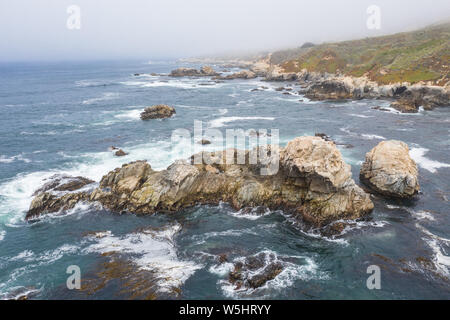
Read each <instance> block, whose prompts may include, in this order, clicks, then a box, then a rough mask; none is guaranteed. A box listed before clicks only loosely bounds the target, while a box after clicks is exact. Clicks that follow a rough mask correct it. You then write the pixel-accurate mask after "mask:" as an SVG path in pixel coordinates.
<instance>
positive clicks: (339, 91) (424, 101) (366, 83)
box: [169, 59, 450, 113]
mask: <svg viewBox="0 0 450 320" xmlns="http://www.w3.org/2000/svg"><path fill="white" fill-rule="evenodd" d="M269 60H270V59H261V60H258V61H254V62H252V63H249V62H246V64H236V66H235V67H239V68H243V65H244V66H247V67H248V69H243V70H241V71H239V72H235V73H232V74H228V75H222V74H221V73H220V72H216V71H214V69H213V68H212V67H210V66H203V67H202V68H201V70H197V69H193V68H179V69H176V70H173V71H172V72H171V73H170V74H169V76H172V77H181V76H186V77H199V76H202V77H203V76H211V79H212V80H215V81H219V80H220V81H223V80H233V79H254V78H257V77H261V78H262V80H263V81H290V82H295V83H298V84H299V85H300V86H301V88H302V89H301V90H300V91H299V92H298V93H299V94H303V95H304V96H305V97H306V98H308V99H310V100H318V101H320V100H348V99H351V100H359V99H388V100H391V101H392V103H391V105H390V106H391V107H392V108H394V109H396V110H398V111H400V112H403V113H415V112H418V111H419V109H420V108H421V107H422V108H423V109H425V110H431V109H433V108H436V107H443V106H449V105H450V103H449V101H450V84H449V83H447V84H445V85H444V86H437V85H430V84H426V83H417V84H410V83H392V84H378V83H377V82H375V81H371V80H370V79H368V78H367V77H364V76H363V77H352V76H346V75H338V74H330V73H320V72H309V71H308V70H306V69H303V70H302V71H301V72H297V73H293V72H284V70H283V69H282V68H281V67H280V66H279V65H273V64H271V63H270V62H269ZM205 70H207V71H205Z"/></svg>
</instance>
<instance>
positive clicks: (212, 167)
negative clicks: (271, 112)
mask: <svg viewBox="0 0 450 320" xmlns="http://www.w3.org/2000/svg"><path fill="white" fill-rule="evenodd" d="M260 152H261V153H263V152H264V153H266V154H268V156H267V157H265V158H260V159H259V161H257V162H256V161H253V162H252V161H251V160H252V159H254V158H253V157H254V155H256V154H259V153H260ZM238 160H240V161H241V162H240V163H242V164H240V163H238ZM262 174H264V175H262ZM46 199H47V198H45V199H42V200H41V202H45V200H46ZM48 200H49V201H50V204H51V203H52V201H54V200H55V199H48ZM68 200H69V201H71V200H73V199H68ZM60 201H61V202H64V201H65V199H61V200H60ZM89 201H98V202H100V203H101V204H102V205H103V206H104V207H105V208H108V209H110V210H112V211H116V212H122V211H130V212H134V213H136V214H152V213H154V212H157V211H160V212H170V211H177V210H179V209H182V208H186V207H190V206H193V205H196V204H208V203H212V204H217V203H219V202H220V201H224V202H228V203H230V204H231V205H232V206H233V207H234V208H235V209H242V208H248V207H256V206H264V207H267V208H272V209H278V208H280V209H285V210H286V211H288V212H291V213H292V214H294V215H295V216H296V217H297V218H299V219H300V220H302V221H303V222H305V223H306V224H308V225H314V226H321V225H325V224H327V223H329V222H331V221H335V220H338V219H357V218H360V217H362V216H363V215H365V214H366V213H368V212H370V211H371V210H372V208H373V203H372V202H371V201H370V198H369V195H368V194H366V193H365V192H364V191H363V190H362V189H361V188H359V187H358V186H357V185H356V184H355V182H354V181H353V179H352V178H351V171H350V166H349V165H348V164H346V163H345V162H344V160H343V159H342V155H341V154H340V152H339V150H338V149H337V148H336V146H335V144H334V143H332V142H328V141H325V140H323V139H321V138H319V137H300V138H296V139H294V140H292V141H291V142H289V143H288V145H287V146H286V148H284V149H283V148H282V149H279V148H271V147H270V146H267V147H260V148H258V149H254V150H251V151H248V150H247V151H242V150H235V149H228V150H225V151H220V152H202V153H199V154H197V155H194V156H192V158H191V161H190V162H188V161H181V160H180V161H176V162H175V163H173V164H172V165H171V166H169V167H168V168H167V169H166V170H162V171H154V170H153V169H152V168H151V166H150V165H149V164H148V163H147V162H145V161H138V162H133V163H129V164H126V165H124V166H122V167H121V168H118V169H116V170H114V171H112V172H110V173H108V174H107V175H105V176H104V177H103V178H102V180H101V181H100V187H99V188H97V189H95V190H94V191H93V192H92V193H90V195H89ZM58 205H59V204H58ZM59 206H60V205H59ZM45 207H46V204H45V203H44V205H41V206H40V208H45ZM33 208H34V207H33ZM33 213H34V214H36V213H37V210H34V211H33Z"/></svg>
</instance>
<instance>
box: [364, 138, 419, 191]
mask: <svg viewBox="0 0 450 320" xmlns="http://www.w3.org/2000/svg"><path fill="white" fill-rule="evenodd" d="M360 180H361V182H363V183H364V184H365V185H367V186H368V187H369V188H370V189H371V190H373V191H375V192H377V193H380V194H382V195H385V196H388V197H394V198H411V197H412V196H414V195H415V194H417V193H418V191H419V178H418V170H417V165H416V163H415V162H414V160H413V159H411V157H410V155H409V149H408V145H407V144H406V143H404V142H401V141H396V140H389V141H382V142H380V143H379V144H378V145H377V146H376V147H374V148H373V149H372V150H370V152H368V153H367V154H366V159H365V161H364V163H363V165H362V166H361V171H360Z"/></svg>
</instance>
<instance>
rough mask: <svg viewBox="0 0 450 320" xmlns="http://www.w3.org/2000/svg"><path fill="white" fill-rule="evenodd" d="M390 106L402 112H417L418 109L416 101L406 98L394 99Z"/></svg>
mask: <svg viewBox="0 0 450 320" xmlns="http://www.w3.org/2000/svg"><path fill="white" fill-rule="evenodd" d="M390 107H391V108H394V109H395V110H398V111H400V112H402V113H417V112H418V111H419V106H418V105H417V103H416V102H415V101H412V100H407V99H399V100H397V101H394V102H392V103H391V105H390Z"/></svg>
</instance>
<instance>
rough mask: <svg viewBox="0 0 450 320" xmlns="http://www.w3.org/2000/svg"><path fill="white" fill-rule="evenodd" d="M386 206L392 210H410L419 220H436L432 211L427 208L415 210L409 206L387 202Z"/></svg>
mask: <svg viewBox="0 0 450 320" xmlns="http://www.w3.org/2000/svg"><path fill="white" fill-rule="evenodd" d="M386 207H387V208H388V209H391V210H395V209H399V210H404V211H406V212H408V213H409V214H411V215H412V216H413V217H414V218H416V219H417V220H429V221H435V220H436V219H435V218H434V216H433V214H432V213H431V212H430V211H426V210H418V211H415V210H413V209H411V208H408V207H404V206H397V205H392V204H387V205H386Z"/></svg>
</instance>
